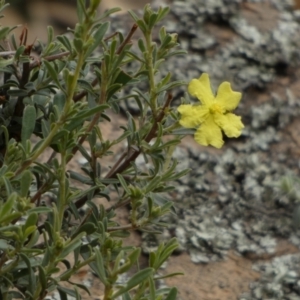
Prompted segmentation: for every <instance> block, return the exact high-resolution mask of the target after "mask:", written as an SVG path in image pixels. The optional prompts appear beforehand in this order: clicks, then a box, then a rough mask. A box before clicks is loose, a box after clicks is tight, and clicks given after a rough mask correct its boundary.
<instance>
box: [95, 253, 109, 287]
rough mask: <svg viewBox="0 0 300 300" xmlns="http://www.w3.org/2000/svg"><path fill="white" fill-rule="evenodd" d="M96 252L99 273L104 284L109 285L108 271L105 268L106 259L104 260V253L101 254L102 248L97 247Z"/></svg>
mask: <svg viewBox="0 0 300 300" xmlns="http://www.w3.org/2000/svg"><path fill="white" fill-rule="evenodd" d="M95 253H96V266H97V268H96V270H97V275H98V277H99V279H100V280H101V282H102V283H103V284H104V285H107V284H108V281H107V277H106V272H105V268H104V261H103V257H102V254H101V252H100V250H99V249H97V248H95Z"/></svg>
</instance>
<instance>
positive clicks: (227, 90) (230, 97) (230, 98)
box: [215, 81, 242, 111]
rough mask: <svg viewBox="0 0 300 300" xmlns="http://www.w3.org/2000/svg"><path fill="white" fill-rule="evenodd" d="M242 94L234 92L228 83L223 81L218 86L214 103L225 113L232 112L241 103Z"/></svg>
mask: <svg viewBox="0 0 300 300" xmlns="http://www.w3.org/2000/svg"><path fill="white" fill-rule="evenodd" d="M241 98H242V94H241V93H239V92H234V91H233V90H232V89H231V86H230V83H229V82H227V81H225V82H223V83H221V84H220V86H219V88H218V92H217V97H216V99H215V100H216V102H217V103H218V105H220V106H222V108H224V109H225V110H227V111H231V110H234V109H235V108H236V107H237V106H238V104H239V102H240V101H241Z"/></svg>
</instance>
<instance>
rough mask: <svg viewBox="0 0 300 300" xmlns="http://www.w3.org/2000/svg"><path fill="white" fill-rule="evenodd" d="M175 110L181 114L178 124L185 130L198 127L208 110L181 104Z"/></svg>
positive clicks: (202, 107) (198, 106)
mask: <svg viewBox="0 0 300 300" xmlns="http://www.w3.org/2000/svg"><path fill="white" fill-rule="evenodd" d="M177 110H178V111H179V112H180V114H181V118H180V121H179V123H180V124H181V125H182V126H183V127H186V128H196V127H198V126H199V125H200V124H201V123H203V122H204V120H205V118H206V116H207V114H208V108H207V107H204V106H201V105H190V104H183V105H180V106H178V108H177Z"/></svg>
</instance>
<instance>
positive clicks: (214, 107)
mask: <svg viewBox="0 0 300 300" xmlns="http://www.w3.org/2000/svg"><path fill="white" fill-rule="evenodd" d="M209 112H210V113H211V114H215V113H219V114H222V113H223V110H222V108H221V106H220V105H218V104H216V103H214V104H212V105H211V106H210V107H209Z"/></svg>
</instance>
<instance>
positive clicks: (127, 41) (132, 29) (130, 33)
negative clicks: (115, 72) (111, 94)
mask: <svg viewBox="0 0 300 300" xmlns="http://www.w3.org/2000/svg"><path fill="white" fill-rule="evenodd" d="M137 28H138V26H137V25H136V24H133V25H132V27H131V30H130V32H129V33H128V35H127V36H126V38H125V39H124V41H123V42H122V43H121V45H120V46H119V47H118V49H117V50H116V54H117V55H119V54H120V53H121V52H122V50H123V49H124V47H125V46H126V45H127V44H129V43H130V40H131V38H132V36H133V34H134V33H135V31H136V30H137ZM117 34H118V33H117V32H115V33H114V34H112V35H111V36H109V37H107V38H106V39H105V41H106V40H108V39H110V38H112V37H113V36H115V35H117ZM97 83H98V79H97V78H95V79H94V80H93V81H92V83H91V85H92V87H95V86H96V85H97ZM87 93H88V92H87V91H81V92H80V93H78V94H77V95H74V97H73V101H74V102H78V101H80V100H81V99H82V98H84V97H85V96H86V95H87Z"/></svg>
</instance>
